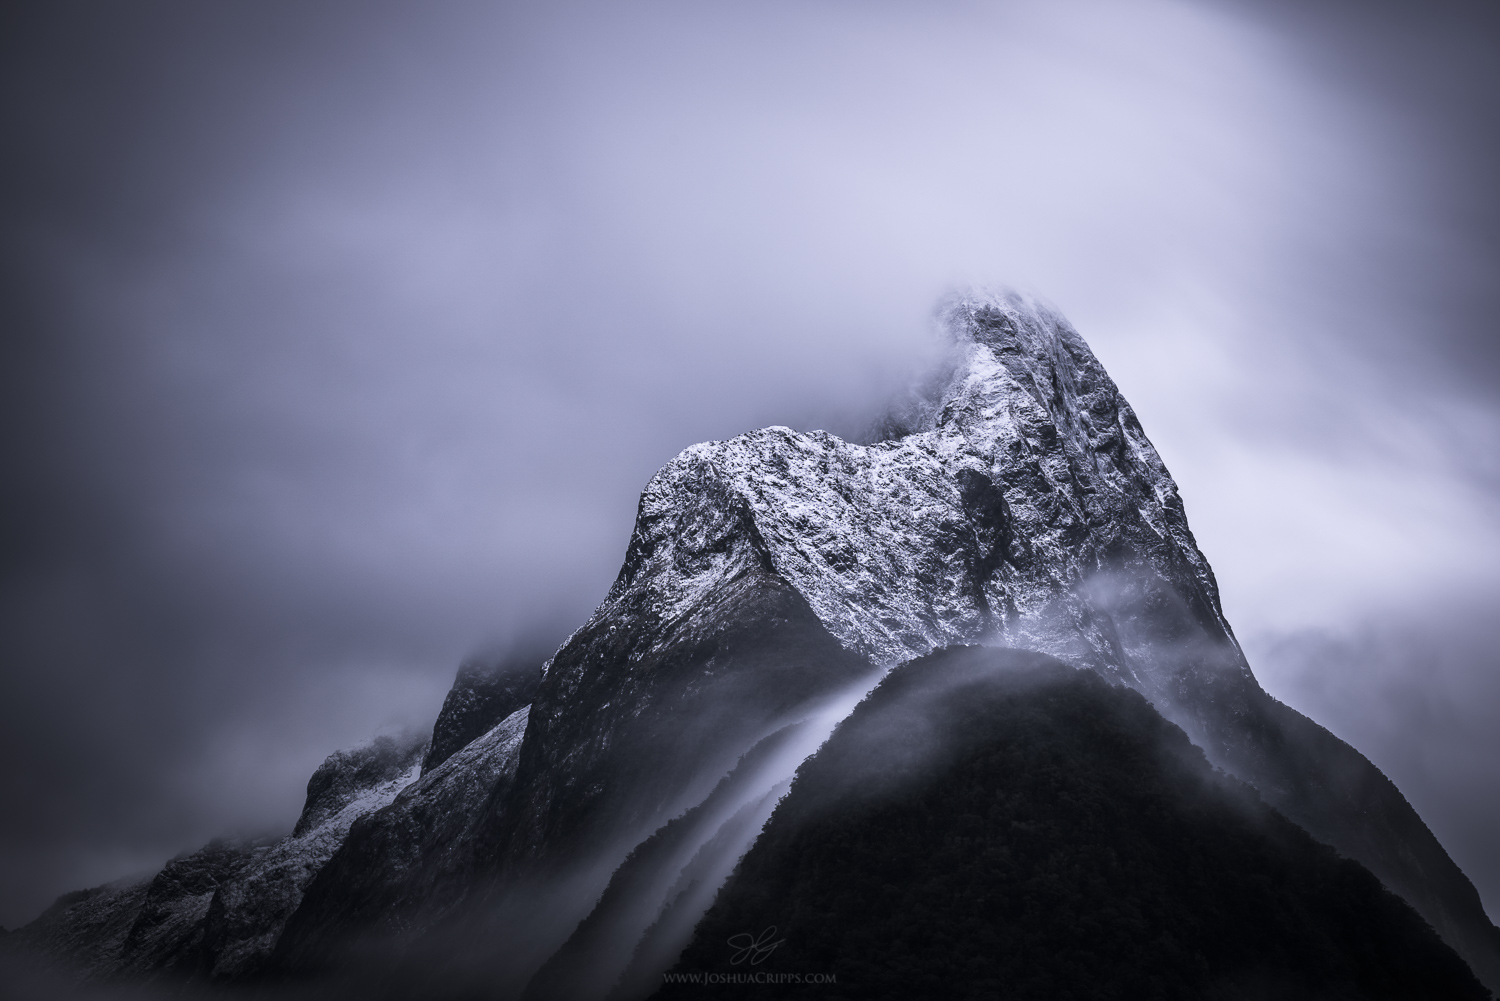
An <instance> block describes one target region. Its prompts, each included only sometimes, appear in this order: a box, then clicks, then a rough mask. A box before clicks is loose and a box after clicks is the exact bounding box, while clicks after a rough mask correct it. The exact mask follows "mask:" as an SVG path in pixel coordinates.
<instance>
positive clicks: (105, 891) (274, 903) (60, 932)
mask: <svg viewBox="0 0 1500 1001" xmlns="http://www.w3.org/2000/svg"><path fill="white" fill-rule="evenodd" d="M424 750H425V741H422V740H416V739H411V738H407V739H405V740H398V739H394V738H389V737H382V738H377V739H376V740H375V741H374V742H373V743H372V744H370V745H367V746H366V747H363V748H360V749H358V750H355V751H339V752H336V753H334V754H332V755H330V756H329V757H328V759H327V760H326V761H324V763H323V764H322V765H321V766H320V767H319V768H318V770H317V771H316V772H315V773H314V774H313V778H312V779H311V780H310V781H309V782H308V795H307V802H306V804H305V806H304V807H303V811H302V816H301V818H300V819H299V820H298V822H297V826H296V829H295V831H294V833H293V834H292V835H291V836H290V837H286V838H267V839H261V840H249V841H246V840H224V839H220V840H215V841H213V842H210V843H209V844H208V845H206V846H205V847H203V848H201V849H199V850H198V851H196V852H192V853H189V854H183V855H180V856H178V857H177V858H175V859H173V860H172V861H170V862H168V863H167V864H166V866H164V867H163V868H162V870H161V871H160V872H159V873H157V874H156V875H155V876H154V877H152V878H149V879H145V880H140V881H135V882H125V883H116V884H109V885H106V886H102V887H98V888H95V889H93V890H86V891H81V892H80V893H76V894H68V895H66V896H64V897H62V898H61V899H59V900H58V902H57V903H56V904H54V905H53V906H52V907H51V908H50V909H49V910H48V911H47V912H46V913H44V914H42V915H41V916H40V917H39V918H37V920H36V921H34V922H32V923H31V924H29V925H27V926H26V927H25V928H23V929H20V930H19V932H18V933H17V934H16V935H15V936H13V937H14V938H16V939H19V940H21V941H20V943H19V944H20V945H22V946H23V947H25V948H26V949H27V950H28V951H30V952H32V953H35V954H40V955H41V956H43V957H46V958H47V959H49V960H51V961H53V962H54V963H56V964H57V965H58V966H59V967H60V968H64V969H66V970H68V971H70V972H75V973H78V974H81V975H83V976H84V977H87V978H90V979H100V980H106V979H131V980H153V979H157V978H163V977H165V978H169V979H184V978H187V979H194V978H201V979H208V980H234V979H239V978H243V977H245V976H247V975H250V974H253V973H255V972H257V971H259V970H260V969H262V968H263V967H264V965H265V963H266V961H267V960H268V959H269V958H270V956H271V950H272V949H273V948H274V946H275V945H276V941H277V939H278V938H279V937H280V935H281V931H282V928H283V926H284V925H285V924H286V921H287V919H288V918H290V917H291V916H292V913H293V912H294V911H295V910H296V909H297V905H298V904H299V903H301V901H302V893H303V889H304V888H305V887H306V886H307V884H308V882H309V881H310V880H311V879H312V878H313V876H314V875H316V873H317V872H318V870H319V869H320V868H321V867H322V866H323V864H324V863H325V862H327V861H328V859H329V858H330V857H331V856H332V855H333V854H334V851H335V850H336V849H337V848H338V846H339V845H340V844H341V843H342V842H343V840H344V837H345V836H346V835H347V834H348V832H349V829H350V827H351V826H352V825H353V824H354V822H355V820H357V819H358V818H359V817H361V816H363V815H364V814H366V813H369V812H370V811H372V810H376V809H379V808H380V807H382V806H384V805H385V804H387V803H389V802H390V801H391V799H392V798H394V797H395V795H396V793H397V792H399V791H400V790H401V789H402V788H403V787H405V786H406V785H408V784H409V783H411V782H412V781H413V780H414V779H416V777H417V765H418V762H419V761H420V759H421V757H422V752H423V751H424Z"/></svg>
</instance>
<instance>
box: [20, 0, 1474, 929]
mask: <svg viewBox="0 0 1500 1001" xmlns="http://www.w3.org/2000/svg"><path fill="white" fill-rule="evenodd" d="M4 18H5V21H6V23H5V30H4V31H3V32H0V37H3V39H4V41H3V42H0V45H3V47H4V53H3V58H0V74H3V76H4V88H3V95H4V96H3V101H4V115H5V120H6V123H7V127H6V130H5V136H6V138H5V140H4V142H5V144H6V147H7V149H6V153H7V156H6V163H7V164H8V165H9V166H8V167H7V173H8V175H9V176H8V178H7V180H8V183H7V184H6V185H5V195H4V198H3V203H0V204H3V209H0V211H3V213H4V216H3V218H4V223H5V225H4V228H3V233H4V236H3V243H0V253H3V255H4V263H5V266H4V269H3V274H4V278H3V281H4V292H3V296H4V298H3V303H4V309H5V318H6V328H7V330H8V334H7V336H6V338H5V339H4V345H3V348H0V350H3V352H4V356H3V363H0V373H3V374H0V380H3V384H0V389H3V394H0V398H3V404H0V406H3V407H4V413H3V417H4V420H3V422H0V427H3V430H0V435H3V440H4V449H5V456H6V459H7V461H6V463H5V466H4V475H5V485H4V490H3V492H0V503H3V505H4V517H3V519H0V525H3V529H0V538H3V546H4V550H3V551H4V562H3V567H4V578H3V585H0V644H3V646H0V650H3V660H0V663H3V665H4V666H3V668H0V735H3V736H0V741H3V745H0V752H3V755H4V760H5V761H6V762H7V765H6V766H5V767H4V769H3V770H0V795H4V797H5V798H6V801H7V802H9V803H13V804H24V806H23V807H22V808H20V809H16V810H13V811H8V812H7V817H6V819H5V821H4V823H3V825H0V862H3V864H0V924H3V925H5V926H7V927H12V926H14V925H16V924H18V923H21V922H24V921H27V920H30V919H31V918H32V917H34V916H35V915H36V913H38V912H39V911H40V910H41V909H42V908H43V907H44V906H45V905H46V904H47V903H48V902H50V901H51V899H53V898H54V897H55V896H56V895H57V894H58V893H61V892H63V891H65V890H69V889H74V888H77V887H80V886H85V885H92V884H95V883H99V882H102V881H104V880H107V879H113V878H116V877H118V876H122V875H124V874H126V873H127V872H130V871H133V870H140V869H147V868H153V867H155V866H158V865H160V863H161V862H162V861H163V860H164V859H166V858H167V857H169V856H170V855H172V854H174V853H176V852H178V851H181V850H184V849H190V848H195V847H197V846H198V845H199V844H201V843H202V842H204V841H206V840H207V839H208V838H209V837H212V836H214V835H216V834H221V833H225V832H227V831H233V830H289V829H290V827H291V824H292V821H293V820H294V819H295V817H296V815H297V812H298V810H299V809H300V806H301V800H302V794H303V790H304V788H305V784H306V781H307V777H308V776H309V775H310V774H311V773H312V771H313V769H314V768H315V767H316V766H317V764H318V763H319V762H320V761H321V760H322V758H323V757H324V756H325V755H327V754H328V753H330V752H331V751H333V750H336V749H338V748H340V747H347V746H350V745H353V744H356V743H360V742H363V741H364V740H366V739H368V738H369V737H371V736H373V735H374V734H375V733H377V732H380V731H382V730H384V731H394V730H400V729H403V728H408V727H425V726H430V724H431V721H432V719H433V718H434V717H435V715H436V713H437V709H438V707H439V705H440V703H441V701H442V698H443V694H444V692H445V691H446V689H447V687H448V685H449V683H450V682H451V680H452V675H453V671H454V669H455V668H456V667H457V665H458V663H459V661H460V659H461V658H462V657H464V656H465V655H466V654H468V653H470V652H472V651H474V650H476V649H481V648H488V647H494V646H504V645H507V644H509V643H511V642H512V641H513V640H514V639H515V638H516V637H518V636H522V635H525V636H536V635H538V634H542V635H551V636H554V637H556V640H557V641H560V640H561V639H562V638H563V637H564V636H565V635H566V634H567V632H568V631H569V630H571V629H572V628H574V627H575V626H577V625H578V624H580V623H582V622H583V621H584V619H585V618H586V617H587V615H588V613H589V612H590V610H591V609H592V608H593V607H594V605H595V604H596V603H597V602H598V601H599V600H600V599H601V598H602V597H603V596H604V593H605V591H606V590H607V588H608V586H609V584H610V582H611V580H612V579H613V577H614V574H615V573H616V571H617V570H618V567H619V561H620V559H621V558H622V557H623V555H624V551H625V545H626V542H627V540H628V536H629V532H630V528H631V524H632V520H633V518H634V514H635V502H636V496H637V494H638V492H639V490H640V489H641V488H642V487H643V486H644V485H645V483H646V481H647V480H648V479H649V477H650V475H651V473H652V472H653V471H654V470H655V469H656V468H657V467H658V466H659V465H661V464H662V463H663V462H665V461H666V460H668V459H669V458H671V456H672V455H674V454H675V453H676V452H677V451H678V450H680V449H681V448H683V447H685V446H687V445H689V444H692V443H694V442H696V441H701V440H706V439H714V438H723V437H728V436H730V435H733V434H737V433H739V432H742V431H746V430H750V429H753V428H756V427H761V426H765V425H768V424H786V425H790V426H793V427H797V428H803V429H807V428H814V427H822V428H826V429H828V430H831V431H833V432H835V433H837V434H841V435H846V436H850V435H854V434H857V433H858V432H859V431H860V430H861V429H862V428H863V427H865V426H866V425H867V424H868V423H869V421H870V420H872V419H873V418H874V417H875V416H876V415H878V414H879V413H880V412H881V411H882V409H883V407H884V406H885V403H886V401H887V400H889V399H891V398H892V397H894V396H895V395H896V394H898V393H899V392H900V391H901V390H903V389H904V387H906V386H907V385H908V383H909V381H910V379H911V378H912V377H913V374H914V373H917V372H920V371H921V370H923V368H924V367H925V366H928V365H930V364H931V363H932V362H933V361H934V359H935V358H936V356H937V352H938V350H939V346H938V344H937V343H936V340H935V338H934V336H933V334H932V331H931V315H932V309H933V306H934V304H935V303H936V301H937V300H938V298H939V297H940V296H941V295H942V294H943V293H944V291H945V290H946V289H948V288H950V287H952V286H954V285H958V284H963V283H966V282H970V281H980V282H987V283H988V282H999V283H1007V284H1011V285H1015V286H1018V287H1021V288H1024V289H1028V290H1030V291H1034V292H1036V293H1037V294H1039V295H1042V296H1044V297H1046V298H1047V299H1049V300H1050V301H1052V302H1053V303H1055V304H1056V305H1057V307H1058V308H1059V309H1060V310H1061V311H1062V312H1063V313H1064V314H1065V315H1067V316H1068V317H1069V319H1070V320H1071V321H1072V322H1073V324H1074V325H1075V326H1076V327H1077V328H1078V330H1079V331H1081V332H1082V334H1083V335H1084V336H1085V337H1086V338H1087V339H1088V340H1089V342H1090V344H1091V345H1092V347H1093V348H1094V350H1095V352H1096V353H1097V354H1098V356H1099V358H1100V360H1101V361H1102V362H1103V363H1104V364H1105V366H1106V367H1107V368H1108V369H1109V371H1110V373H1111V374H1112V375H1113V376H1114V378H1115V379H1116V381H1117V382H1118V383H1119V385H1120V387H1121V389H1122V391H1123V393H1124V394H1125V396H1126V397H1127V398H1128V399H1129V400H1130V402H1131V403H1132V405H1133V406H1134V408H1135V409H1136V411H1137V412H1138V413H1139V415H1140V417H1141V420H1142V423H1143V425H1144V426H1145V428H1146V430H1147V433H1148V434H1149V435H1150V436H1151V438H1152V440H1153V442H1154V443H1155V444H1156V446H1157V447H1158V449H1159V450H1160V452H1161V453H1162V456H1163V458H1164V459H1165V460H1166V462H1167V465H1168V467H1169V468H1170V469H1171V470H1172V472H1173V474H1174V476H1175V477H1176V479H1177V480H1178V482H1179V484H1180V486H1181V488H1182V493H1183V496H1184V498H1185V501H1186V504H1187V507H1188V513H1189V517H1190V519H1191V523H1192V525H1193V528H1194V531H1195V533H1196V535H1197V539H1198V542H1199V544H1200V547H1201V548H1202V549H1203V551H1204V553H1205V554H1206V555H1207V556H1208V558H1209V560H1210V561H1211V562H1212V564H1213V566H1214V568H1215V570H1216V573H1217V575H1218V579H1219V583H1220V586H1221V589H1222V592H1223V596H1224V602H1225V611H1226V614H1227V616H1228V618H1229V620H1230V621H1231V622H1232V623H1234V625H1235V628H1236V630H1237V632H1238V634H1239V636H1240V639H1241V640H1242V641H1243V642H1244V644H1245V646H1246V648H1247V650H1248V651H1249V653H1250V656H1251V665H1252V667H1253V668H1254V669H1255V670H1256V671H1257V673H1258V675H1259V676H1260V677H1261V678H1262V680H1263V682H1264V683H1265V684H1266V686H1267V688H1268V689H1269V690H1270V691H1271V692H1272V694H1274V695H1277V696H1278V697H1279V698H1282V699H1283V700H1285V701H1287V702H1289V704H1291V705H1293V706H1294V707H1296V708H1299V709H1302V710H1303V711H1305V712H1307V713H1309V714H1310V715H1312V716H1313V717H1314V718H1315V719H1318V720H1319V721H1320V722H1323V723H1325V724H1326V725H1328V726H1330V728H1332V729H1334V730H1335V732H1337V733H1339V734H1340V736H1344V737H1346V738H1348V739H1350V740H1351V742H1353V743H1354V744H1355V746H1356V747H1358V748H1359V749H1360V750H1362V751H1364V752H1365V753H1366V754H1368V755H1369V756H1370V757H1371V758H1372V760H1374V761H1375V762H1376V763H1377V764H1378V765H1380V766H1381V767H1382V768H1384V769H1385V770H1386V771H1387V773H1388V774H1389V775H1390V776H1391V777H1392V778H1393V779H1394V780H1395V781H1396V782H1397V784H1398V785H1399V786H1400V787H1401V789H1402V790H1403V792H1404V793H1405V794H1406V795H1407V797H1408V798H1409V799H1410V800H1411V801H1412V802H1413V803H1414V804H1415V805H1417V807H1418V808H1419V810H1421V811H1422V813H1423V816H1424V818H1426V819H1427V820H1428V821H1429V823H1431V824H1432V826H1433V828H1434V831H1435V832H1436V833H1437V834H1438V836H1439V837H1440V838H1441V839H1442V840H1443V841H1444V844H1445V845H1446V846H1447V847H1448V849H1449V851H1450V853H1452V854H1453V856H1454V858H1455V860H1456V861H1458V862H1459V864H1460V865H1461V866H1463V867H1464V869H1465V871H1466V872H1468V874H1469V875H1470V876H1471V877H1472V878H1473V879H1474V880H1475V882H1476V884H1477V885H1478V887H1479V889H1480V892H1481V894H1482V895H1483V896H1484V897H1485V900H1486V902H1487V904H1488V906H1489V910H1490V913H1491V914H1492V915H1494V914H1496V911H1497V907H1500V903H1497V901H1500V871H1497V869H1496V866H1495V860H1494V853H1493V849H1492V848H1490V847H1489V846H1491V845H1493V844H1495V843H1500V807H1485V806H1483V805H1481V804H1485V803H1495V802H1500V797H1495V796H1493V795H1492V794H1491V795H1487V794H1486V790H1493V789H1494V788H1496V784H1497V781H1500V764H1496V763H1495V762H1497V761H1500V759H1497V758H1496V757H1495V756H1494V755H1493V754H1487V753H1486V752H1485V747H1486V743H1485V738H1484V737H1483V736H1482V735H1483V734H1486V733H1494V732H1500V718H1497V717H1500V703H1497V702H1496V700H1495V699H1494V698H1492V697H1490V693H1492V692H1493V679H1494V677H1495V676H1496V673H1497V667H1500V665H1497V663H1496V655H1495V654H1494V652H1493V649H1494V644H1493V643H1487V642H1484V636H1485V633H1484V622H1485V618H1486V616H1485V612H1486V611H1487V610H1492V609H1493V608H1494V606H1495V602H1496V599H1497V597H1500V579H1497V577H1500V575H1497V571H1496V569H1495V568H1496V567H1497V566H1500V560H1497V557H1500V519H1497V517H1496V516H1497V514H1500V505H1497V497H1500V493H1497V485H1500V468H1497V462H1500V459H1497V457H1500V447H1497V445H1500V357H1497V352H1496V349H1495V343H1494V336H1493V330H1494V320H1493V317H1494V316H1496V315H1500V311H1497V307H1500V303H1497V302H1496V299H1497V297H1500V287H1497V286H1496V285H1495V283H1494V282H1493V275H1494V274H1495V273H1496V266H1497V264H1500V239H1497V234H1500V225H1497V222H1500V199H1497V196H1496V194H1495V192H1494V191H1493V184H1492V178H1493V177H1494V176H1497V175H1500V162H1497V161H1500V148H1497V142H1496V140H1495V138H1494V136H1493V131H1494V130H1493V128H1492V127H1491V125H1492V123H1493V121H1494V120H1495V114H1496V111H1497V108H1496V103H1497V100H1500V86H1497V79H1496V77H1497V74H1500V59H1497V58H1496V55H1497V51H1496V50H1497V47H1500V46H1497V42H1500V33H1497V30H1496V26H1495V25H1494V24H1493V23H1492V18H1491V17H1490V16H1489V15H1488V14H1487V12H1486V11H1485V10H1484V9H1483V8H1481V7H1479V6H1478V5H1473V6H1470V5H1467V4H1461V3H1454V4H1448V5H1420V6H1418V5H1410V6H1408V5H1403V4H1389V5H1385V6H1379V5H1375V6H1369V5H1362V6H1360V7H1359V8H1357V9H1356V8H1354V7H1352V6H1349V7H1346V6H1344V5H1341V4H1319V5H1312V6H1310V7H1308V6H1298V7H1297V8H1295V9H1293V8H1291V7H1290V6H1287V7H1285V8H1283V7H1281V6H1278V5H1276V4H1256V5H1250V4H1236V3H1229V2H1213V3H1210V2H1203V3H1187V2H1179V3H1169V2H1129V3H1108V4H1106V3H1088V2H1068V3H1061V4H1047V5H1039V4H1038V5H1007V4H982V3H937V4H929V5H924V6H923V7H921V8H920V9H917V8H911V7H905V6H900V5H895V4H846V3H835V2H827V3H812V4H807V3H801V4H790V3H763V4H756V5H753V6H749V5H738V6H735V5H728V4H692V5H689V4H684V3H651V4H641V5H632V6H630V7H628V8H627V7H622V6H619V5H604V4H588V3H571V4H570V3H561V4H552V5H547V6H546V8H545V9H540V8H536V7H535V6H534V5H519V4H515V5H512V4H488V5H480V4H464V3H452V4H445V5H442V6H441V7H439V8H420V9H419V8H416V7H411V6H403V5H397V4H387V3H374V4H371V3H362V4H352V3H344V2H319V3H312V4H307V3H299V4H292V3H286V2H273V3H257V4H250V3H239V4H234V3H231V4H219V5H214V6H211V7H205V6H203V5H193V4H187V3H180V2H179V3H138V4H132V5H130V6H129V8H128V9H127V8H124V7H118V6H113V5H104V4H86V3H79V4H69V3H61V4H47V5H45V6H43V5H34V6H32V7H30V8H29V9H28V8H15V9H12V10H9V11H8V12H7V13H6V14H5V15H4ZM1454 609H1460V610H1461V611H1459V612H1454V611H1453V610H1454ZM1377 626H1379V627H1380V628H1379V629H1377ZM1380 629H1384V630H1385V632H1381V631H1380ZM1395 634H1399V635H1401V636H1416V637H1420V638H1421V639H1420V642H1418V641H1416V640H1413V641H1411V642H1406V643H1403V642H1395V641H1387V640H1386V639H1381V638H1380V637H1389V636H1391V635H1395ZM1369 637H1375V638H1373V639H1370V638H1369ZM1413 651H1419V652H1413ZM1433 664H1441V665H1442V667H1441V669H1435V668H1434V667H1433V666H1432V665H1433ZM1413 690H1418V691H1420V692H1422V693H1423V698H1424V700H1426V701H1424V702H1423V704H1425V705H1432V706H1437V707H1443V706H1447V707H1452V712H1453V713H1456V714H1458V715H1459V717H1461V718H1462V720H1463V724H1462V726H1459V727H1454V726H1452V725H1451V719H1452V718H1451V717H1449V716H1444V714H1443V712H1440V711H1437V710H1434V711H1433V712H1429V713H1422V712H1414V711H1404V710H1402V708H1401V707H1402V706H1406V705H1410V704H1411V703H1410V693H1411V691H1413ZM1469 735H1473V738H1472V740H1473V742H1472V743H1471V742H1470V736H1469ZM1417 749H1428V750H1422V751H1419V750H1417ZM1429 750H1430V753H1428V751H1429Z"/></svg>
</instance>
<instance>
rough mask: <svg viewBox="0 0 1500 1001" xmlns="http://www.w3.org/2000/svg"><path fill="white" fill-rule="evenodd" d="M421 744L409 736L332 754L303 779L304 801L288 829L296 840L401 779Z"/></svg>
mask: <svg viewBox="0 0 1500 1001" xmlns="http://www.w3.org/2000/svg"><path fill="white" fill-rule="evenodd" d="M425 750H426V745H425V743H418V742H417V741H415V740H413V739H412V738H411V737H407V738H405V739H398V738H395V737H390V736H380V737H376V738H375V739H374V740H373V741H371V742H370V743H368V744H366V745H365V746H364V747H360V748H356V749H355V750H352V751H335V752H333V753H332V754H330V755H329V756H328V758H327V759H326V760H325V761H324V762H323V763H322V764H321V765H319V766H318V769H317V771H315V772H313V774H312V778H310V779H308V780H307V801H306V802H305V803H304V804H303V807H302V815H301V816H300V817H298V818H297V826H296V827H295V828H293V830H292V836H293V837H296V836H298V835H300V834H302V833H304V832H306V831H310V830H312V829H313V828H314V827H317V826H318V825H320V824H323V823H324V822H326V821H327V820H328V818H330V817H332V816H334V815H335V814H337V813H339V812H340V811H342V810H344V809H345V808H346V807H348V806H349V804H351V803H353V802H354V801H355V800H358V799H361V798H362V797H368V796H369V794H370V791H371V790H373V789H376V788H378V787H379V786H381V785H383V784H385V783H388V782H391V781H392V780H394V779H398V778H402V777H403V776H405V775H406V773H407V772H409V771H411V768H412V766H413V765H414V764H416V763H417V762H418V761H420V760H421V759H422V757H423V752H424V751H425Z"/></svg>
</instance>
